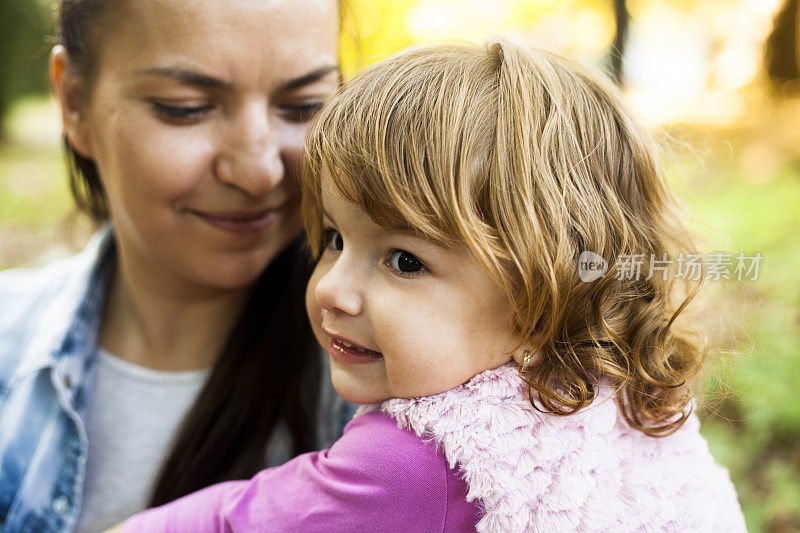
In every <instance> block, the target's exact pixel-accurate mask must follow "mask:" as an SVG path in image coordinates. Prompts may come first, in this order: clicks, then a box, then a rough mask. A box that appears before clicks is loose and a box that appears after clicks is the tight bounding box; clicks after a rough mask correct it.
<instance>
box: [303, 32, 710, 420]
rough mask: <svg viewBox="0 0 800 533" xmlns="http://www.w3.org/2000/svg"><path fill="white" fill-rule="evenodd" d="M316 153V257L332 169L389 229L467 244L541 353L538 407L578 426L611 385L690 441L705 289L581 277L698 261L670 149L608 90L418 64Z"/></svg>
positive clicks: (329, 120) (311, 193)
mask: <svg viewBox="0 0 800 533" xmlns="http://www.w3.org/2000/svg"><path fill="white" fill-rule="evenodd" d="M307 152H308V154H307V155H308V157H307V168H306V172H307V176H306V179H305V180H304V190H303V216H304V222H305V224H306V231H307V234H308V237H309V242H310V245H311V248H312V250H313V252H314V253H319V251H320V246H321V243H322V230H321V224H322V214H321V189H320V187H321V185H320V180H321V175H322V173H323V171H324V172H327V173H329V175H330V176H331V179H332V181H333V182H334V183H335V185H336V187H337V189H338V190H339V192H340V193H341V194H342V196H343V197H344V198H346V199H348V200H350V201H352V202H355V203H356V204H358V205H359V206H360V207H361V208H362V209H363V210H364V211H365V212H366V213H367V214H368V215H369V216H370V217H371V218H372V219H373V220H374V221H375V222H376V223H377V224H380V225H382V226H385V227H389V228H393V229H400V230H402V229H407V228H409V227H410V228H412V229H413V231H415V232H417V233H419V234H421V235H423V236H425V237H426V238H428V239H431V240H433V241H434V242H437V243H441V244H444V245H450V246H453V245H455V246H459V245H460V246H466V247H467V248H468V249H469V250H470V251H471V252H472V253H473V254H474V255H475V256H476V257H477V258H478V259H479V260H480V261H481V262H482V263H483V264H484V266H485V267H486V269H487V271H488V272H489V273H490V275H491V276H492V277H493V279H494V280H495V281H496V282H497V284H498V286H499V287H500V288H501V289H502V290H503V291H504V292H505V294H506V295H507V296H508V298H509V300H510V302H511V303H512V306H513V309H514V317H513V323H512V324H510V327H512V328H514V330H515V331H516V332H517V333H518V335H519V340H520V345H522V344H523V343H527V344H529V345H531V346H533V347H534V348H535V351H538V352H539V353H540V354H541V355H542V356H543V358H542V359H541V362H540V363H538V364H536V365H535V366H533V367H532V368H530V369H529V370H528V372H527V374H526V376H525V377H526V380H527V382H528V384H529V392H530V394H531V400H532V402H533V403H534V405H535V406H536V407H537V408H538V409H541V410H544V411H546V412H550V413H554V414H559V415H569V414H572V413H575V412H576V411H578V410H579V409H581V408H583V407H585V406H586V405H588V404H589V403H591V401H592V400H593V398H594V397H595V395H596V394H597V388H598V387H597V386H598V380H599V379H600V378H601V377H602V378H603V379H606V380H610V381H611V382H612V383H613V384H614V385H615V386H616V387H618V394H617V399H618V403H619V407H620V410H621V412H622V414H623V416H624V417H625V419H626V420H627V422H628V423H629V424H630V425H631V426H632V427H634V428H636V429H638V430H640V431H642V432H644V433H646V434H648V435H654V436H655V435H665V434H669V433H671V432H672V431H674V430H676V429H677V428H678V427H680V426H681V424H682V423H683V421H684V420H685V419H686V417H687V416H688V413H689V411H690V409H691V404H690V399H691V395H690V394H689V391H688V388H687V380H688V379H689V378H690V377H692V376H694V375H695V374H696V373H697V372H698V370H699V368H700V366H701V363H702V360H703V357H704V353H705V346H704V341H703V339H702V337H701V336H699V335H698V334H697V333H696V332H693V331H691V330H689V329H687V328H686V326H685V325H684V324H682V323H680V322H676V318H677V317H678V315H679V314H680V313H681V311H682V310H683V309H684V307H685V306H686V304H688V303H689V301H690V300H691V298H692V297H693V295H694V293H695V292H696V290H697V288H698V287H687V288H686V290H687V291H688V292H687V294H688V295H687V294H678V289H679V288H680V287H679V285H680V283H679V281H678V280H676V279H675V278H674V277H670V278H669V279H663V278H662V277H660V276H658V275H656V276H652V277H650V278H649V279H642V277H638V278H637V279H626V278H625V277H621V279H617V276H614V275H611V274H609V275H607V276H604V277H602V278H600V279H598V280H596V281H594V282H591V283H585V282H583V281H582V280H581V278H580V275H579V270H578V260H579V257H580V254H581V253H582V252H583V251H593V252H595V253H597V254H598V255H600V256H602V257H603V258H605V259H606V260H607V261H608V262H609V263H610V264H609V273H614V271H615V268H616V267H617V259H616V258H619V257H621V256H622V254H631V255H634V254H643V255H644V256H646V257H650V254H653V255H654V257H656V258H658V259H662V258H663V255H664V254H672V253H674V252H677V251H685V252H692V251H693V250H694V243H693V240H692V238H691V237H689V234H688V232H687V231H686V229H685V228H684V225H683V224H682V222H681V218H680V215H679V210H678V207H679V204H678V203H677V200H676V199H675V198H674V196H673V195H672V194H671V192H670V191H669V189H668V188H667V186H666V185H665V182H664V179H663V171H662V169H661V168H660V166H659V147H658V144H657V143H656V142H655V140H654V137H653V135H652V134H651V133H649V132H648V130H647V129H646V128H644V127H642V126H641V125H640V124H639V123H638V122H637V121H636V120H635V119H634V113H633V112H631V111H630V110H629V109H628V108H627V106H626V105H625V103H624V102H623V101H622V99H621V98H620V95H619V94H618V91H617V89H616V88H615V87H614V86H613V84H611V83H610V82H609V81H607V80H606V79H604V78H603V77H602V76H601V75H599V74H595V73H593V72H592V71H590V70H589V69H586V68H584V67H581V66H580V65H578V64H576V63H573V62H571V61H568V60H566V59H564V58H561V57H559V56H557V55H555V54H552V53H547V52H544V51H540V50H533V49H528V48H525V47H522V46H519V45H515V44H512V43H510V42H506V41H503V40H495V41H492V42H490V43H489V44H488V45H487V46H483V47H480V46H474V45H461V44H454V45H443V46H428V47H421V48H415V49H411V50H409V51H406V52H404V53H401V54H398V55H396V56H394V57H392V58H390V59H388V60H386V61H384V62H382V63H379V64H378V65H375V66H373V67H371V68H369V69H367V70H366V71H365V72H363V73H362V74H361V75H360V76H358V77H357V78H356V79H355V80H353V81H352V82H351V83H349V84H348V85H347V86H346V87H344V88H343V89H342V90H341V91H340V92H339V93H338V94H337V95H336V96H335V97H334V98H333V99H332V101H331V102H330V103H329V104H328V106H326V107H325V108H324V109H323V111H322V112H321V113H320V115H319V116H318V120H317V122H316V123H315V125H314V127H313V128H312V129H310V130H309V133H308V137H307ZM646 273H647V272H645V274H646Z"/></svg>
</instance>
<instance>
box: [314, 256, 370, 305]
mask: <svg viewBox="0 0 800 533" xmlns="http://www.w3.org/2000/svg"><path fill="white" fill-rule="evenodd" d="M323 261H324V259H323ZM317 268H318V269H325V268H327V270H326V271H325V272H324V273H323V274H322V276H321V277H320V278H319V280H318V281H317V286H316V287H315V288H314V296H315V298H316V299H317V304H319V306H320V307H321V308H322V309H325V310H326V311H330V312H333V313H345V314H347V315H351V316H357V315H360V314H361V312H362V310H363V299H362V296H361V291H362V290H363V283H362V282H360V281H359V280H358V279H357V277H356V276H355V275H354V273H355V269H348V268H347V264H346V259H345V260H344V261H343V256H339V257H338V258H337V260H336V262H335V263H334V264H333V265H331V266H328V267H326V266H324V263H322V262H320V264H318V265H317ZM348 270H349V272H348Z"/></svg>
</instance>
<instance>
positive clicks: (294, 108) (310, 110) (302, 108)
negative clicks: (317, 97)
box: [283, 102, 325, 122]
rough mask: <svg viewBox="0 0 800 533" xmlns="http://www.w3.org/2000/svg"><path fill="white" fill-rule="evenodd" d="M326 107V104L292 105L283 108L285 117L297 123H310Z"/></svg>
mask: <svg viewBox="0 0 800 533" xmlns="http://www.w3.org/2000/svg"><path fill="white" fill-rule="evenodd" d="M323 105H325V102H312V103H308V104H299V105H291V106H286V107H284V108H283V112H284V115H286V116H287V117H288V118H289V119H290V120H292V121H295V122H308V121H309V120H311V119H312V118H313V117H314V115H316V114H317V112H318V111H319V110H320V109H321V108H322V106H323Z"/></svg>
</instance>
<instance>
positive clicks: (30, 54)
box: [0, 0, 54, 136]
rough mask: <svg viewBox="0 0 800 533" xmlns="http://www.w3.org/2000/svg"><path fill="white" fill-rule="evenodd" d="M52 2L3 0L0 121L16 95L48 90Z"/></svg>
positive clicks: (42, 0)
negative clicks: (48, 37)
mask: <svg viewBox="0 0 800 533" xmlns="http://www.w3.org/2000/svg"><path fill="white" fill-rule="evenodd" d="M51 6H52V4H51V3H50V2H46V1H44V0H1V1H0V125H2V124H3V119H4V118H5V116H6V114H7V112H8V109H9V106H10V104H11V102H12V101H13V100H14V99H15V98H17V97H19V96H21V95H24V94H31V93H42V92H45V91H46V90H47V60H48V54H49V51H50V47H51V43H49V42H48V41H47V39H46V38H44V37H43V36H47V35H53V33H54V26H53V25H54V18H53V12H52V8H51ZM2 133H3V132H2V129H0V136H2Z"/></svg>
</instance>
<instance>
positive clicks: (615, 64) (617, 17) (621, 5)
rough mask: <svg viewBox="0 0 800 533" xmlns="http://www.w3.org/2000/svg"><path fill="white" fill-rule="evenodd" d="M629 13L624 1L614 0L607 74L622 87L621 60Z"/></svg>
mask: <svg viewBox="0 0 800 533" xmlns="http://www.w3.org/2000/svg"><path fill="white" fill-rule="evenodd" d="M630 18H631V15H630V12H629V11H628V4H627V2H626V0H614V22H615V30H614V42H613V43H612V44H611V49H610V50H609V51H608V61H609V71H610V72H609V74H610V75H611V78H612V79H613V80H614V81H615V82H617V85H622V58H623V57H625V44H626V43H627V41H628V27H629V24H630Z"/></svg>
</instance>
